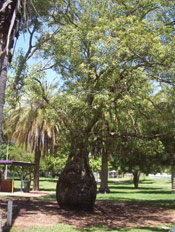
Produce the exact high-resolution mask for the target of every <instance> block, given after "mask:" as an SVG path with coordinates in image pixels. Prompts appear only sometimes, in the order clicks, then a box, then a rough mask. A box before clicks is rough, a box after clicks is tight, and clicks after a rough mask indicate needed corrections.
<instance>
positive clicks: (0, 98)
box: [0, 54, 8, 146]
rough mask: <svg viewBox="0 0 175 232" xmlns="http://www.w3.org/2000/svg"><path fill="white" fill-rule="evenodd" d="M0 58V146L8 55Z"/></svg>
mask: <svg viewBox="0 0 175 232" xmlns="http://www.w3.org/2000/svg"><path fill="white" fill-rule="evenodd" d="M0 58H1V59H2V60H1V67H0V69H1V71H0V146H1V137H2V120H3V108H4V99H5V88H6V82H7V65H8V55H7V54H4V55H3V56H1V57H0Z"/></svg>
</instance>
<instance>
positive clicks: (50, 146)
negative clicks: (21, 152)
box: [6, 79, 57, 191]
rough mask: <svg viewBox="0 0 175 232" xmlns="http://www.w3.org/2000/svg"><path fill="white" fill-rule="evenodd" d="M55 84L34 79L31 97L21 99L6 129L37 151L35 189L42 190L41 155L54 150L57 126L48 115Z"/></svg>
mask: <svg viewBox="0 0 175 232" xmlns="http://www.w3.org/2000/svg"><path fill="white" fill-rule="evenodd" d="M55 87H56V85H53V84H51V85H48V84H47V82H42V81H40V80H38V79H35V81H34V83H32V85H30V86H29V87H28V88H27V91H28V98H26V99H24V98H23V99H22V100H21V102H20V104H19V106H18V107H17V108H16V109H15V110H13V111H12V112H11V113H10V117H9V119H8V122H6V128H8V129H7V130H9V128H11V130H12V131H11V139H13V140H15V141H16V144H17V145H25V148H26V149H27V148H28V147H29V146H30V148H31V151H32V152H34V153H35V168H34V185H33V190H34V191H38V190H39V167H40V158H41V155H42V154H43V155H44V154H47V153H48V150H50V152H51V153H53V152H54V145H55V136H56V131H57V127H56V126H55V123H54V122H53V120H51V118H50V117H49V107H50V101H52V98H53V97H54V94H53V91H54V90H55Z"/></svg>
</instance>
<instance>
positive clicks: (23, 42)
mask: <svg viewBox="0 0 175 232" xmlns="http://www.w3.org/2000/svg"><path fill="white" fill-rule="evenodd" d="M35 41H36V39H35V38H34V42H35ZM28 43H29V35H28V34H26V33H25V34H21V35H20V36H19V38H18V40H17V42H16V47H15V51H17V50H18V49H20V48H22V49H23V50H24V51H27V49H28ZM41 61H42V58H41V59H34V58H30V60H29V61H28V64H31V65H34V64H37V63H39V62H41ZM46 75H47V79H48V81H49V82H51V81H53V80H54V79H55V80H56V81H58V82H60V84H61V83H62V81H61V79H60V75H59V74H58V73H56V72H55V71H53V70H51V69H49V70H46Z"/></svg>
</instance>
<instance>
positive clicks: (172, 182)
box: [171, 165, 175, 194]
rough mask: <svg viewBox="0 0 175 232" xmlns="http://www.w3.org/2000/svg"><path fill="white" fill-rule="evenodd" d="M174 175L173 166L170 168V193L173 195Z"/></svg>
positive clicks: (174, 191) (174, 189)
mask: <svg viewBox="0 0 175 232" xmlns="http://www.w3.org/2000/svg"><path fill="white" fill-rule="evenodd" d="M174 174H175V166H174V165H172V167H171V193H172V194H175V183H174Z"/></svg>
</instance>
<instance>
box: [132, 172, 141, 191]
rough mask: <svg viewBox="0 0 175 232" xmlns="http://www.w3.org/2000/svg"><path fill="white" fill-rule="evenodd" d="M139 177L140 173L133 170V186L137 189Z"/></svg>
mask: <svg viewBox="0 0 175 232" xmlns="http://www.w3.org/2000/svg"><path fill="white" fill-rule="evenodd" d="M139 177H140V173H139V172H137V171H136V172H134V173H133V182H134V188H135V189H138V188H139Z"/></svg>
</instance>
